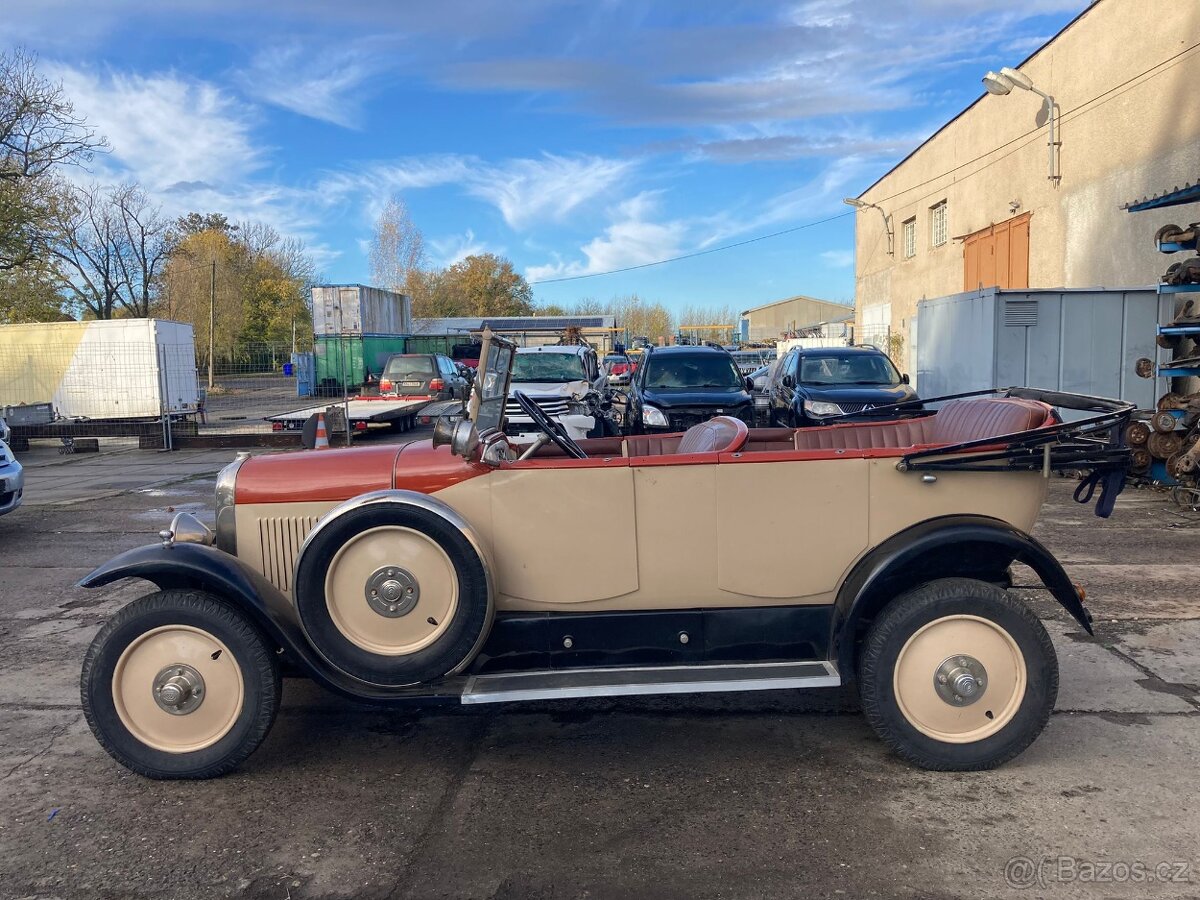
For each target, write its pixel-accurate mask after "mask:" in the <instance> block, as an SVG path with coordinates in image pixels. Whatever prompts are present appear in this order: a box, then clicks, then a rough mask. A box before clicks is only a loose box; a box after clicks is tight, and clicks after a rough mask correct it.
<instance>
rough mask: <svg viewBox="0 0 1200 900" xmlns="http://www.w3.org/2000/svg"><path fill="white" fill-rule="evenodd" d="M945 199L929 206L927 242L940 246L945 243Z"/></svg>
mask: <svg viewBox="0 0 1200 900" xmlns="http://www.w3.org/2000/svg"><path fill="white" fill-rule="evenodd" d="M946 240H947V233H946V201H945V200H943V201H942V202H941V203H939V204H938V205H937V206H932V207H930V208H929V243H930V245H932V246H934V247H940V246H942V244H944V243H946Z"/></svg>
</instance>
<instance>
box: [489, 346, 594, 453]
mask: <svg viewBox="0 0 1200 900" xmlns="http://www.w3.org/2000/svg"><path fill="white" fill-rule="evenodd" d="M607 390H608V385H607V382H606V379H605V377H604V375H603V374H601V372H600V365H599V361H598V359H597V357H596V351H595V350H594V349H592V348H591V347H586V346H577V345H568V346H550V347H518V348H517V352H516V356H515V358H514V359H513V370H512V387H511V388H509V397H508V400H507V402H506V403H505V404H504V414H505V417H506V418H507V419H508V425H507V427H506V428H505V429H504V431H505V433H506V434H507V435H508V436H509V437H510V438H511V439H512V440H513V442H514V443H519V444H528V443H532V442H533V441H534V440H536V439H537V438H538V436H539V435H540V434H541V431H539V430H538V428H537V427H536V426H535V425H534V424H533V420H532V419H530V418H529V416H527V415H525V413H524V412H523V411H522V410H521V407H520V405H519V404H518V403H517V401H516V399H515V398H514V397H513V396H512V392H513V391H521V392H522V393H524V394H527V395H528V396H529V398H530V399H531V400H533V401H534V402H535V403H536V404H537V405H538V406H539V407H541V409H542V410H543V411H544V412H545V413H546V415H548V416H549V417H550V418H552V419H553V420H554V421H556V422H558V423H559V424H560V425H562V426H563V427H564V428H565V429H566V430H567V434H568V435H570V437H571V439H572V440H582V439H583V438H586V437H589V436H590V435H591V434H592V433H593V432H594V430H595V429H596V427H597V424H598V423H597V420H598V419H599V418H600V408H599V407H600V403H601V402H602V400H603V398H604V395H605V394H606V393H607ZM600 424H603V423H600Z"/></svg>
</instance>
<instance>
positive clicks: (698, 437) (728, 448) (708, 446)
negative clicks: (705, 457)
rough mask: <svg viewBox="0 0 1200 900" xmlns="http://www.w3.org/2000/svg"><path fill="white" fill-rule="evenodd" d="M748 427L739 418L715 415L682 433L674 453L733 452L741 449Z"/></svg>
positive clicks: (748, 432) (746, 436)
mask: <svg viewBox="0 0 1200 900" xmlns="http://www.w3.org/2000/svg"><path fill="white" fill-rule="evenodd" d="M749 436H750V429H749V428H747V427H746V423H745V422H743V421H742V420H741V419H735V418H733V416H717V417H716V418H713V419H709V420H708V421H707V422H701V423H700V424H699V425H693V426H692V427H691V428H689V429H688V430H687V431H685V432H684V433H683V438H682V439H681V440H680V441H679V446H678V447H677V448H676V450H675V452H676V453H733V452H736V451H738V450H741V449H742V446H743V445H744V444H745V443H746V438H748V437H749Z"/></svg>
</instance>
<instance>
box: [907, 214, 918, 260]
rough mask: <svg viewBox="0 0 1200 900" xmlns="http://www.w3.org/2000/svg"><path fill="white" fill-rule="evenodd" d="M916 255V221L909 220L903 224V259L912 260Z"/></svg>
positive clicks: (913, 219) (914, 219)
mask: <svg viewBox="0 0 1200 900" xmlns="http://www.w3.org/2000/svg"><path fill="white" fill-rule="evenodd" d="M916 255H917V220H916V218H912V219H909V220H908V221H907V222H905V223H904V258H905V259H912V258H913V257H914V256H916Z"/></svg>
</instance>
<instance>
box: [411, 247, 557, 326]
mask: <svg viewBox="0 0 1200 900" xmlns="http://www.w3.org/2000/svg"><path fill="white" fill-rule="evenodd" d="M407 283H408V292H409V293H410V295H411V296H412V298H413V315H414V316H423V317H432V318H437V317H443V316H481V317H483V316H529V315H533V289H532V288H531V287H530V286H529V282H527V281H526V280H525V278H524V277H523V276H522V275H521V274H520V273H519V272H517V271H516V270H515V269H514V268H513V264H512V262H511V261H510V260H507V259H505V258H504V257H501V256H497V255H496V254H494V253H481V254H476V255H472V256H468V257H465V258H464V259H461V260H459V261H458V262H456V263H455V264H454V265H452V266H450V267H449V268H447V269H443V270H441V271H440V272H427V271H426V272H420V271H418V272H417V273H415V274H413V275H411V276H410V277H409V278H408V281H407Z"/></svg>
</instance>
